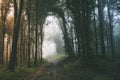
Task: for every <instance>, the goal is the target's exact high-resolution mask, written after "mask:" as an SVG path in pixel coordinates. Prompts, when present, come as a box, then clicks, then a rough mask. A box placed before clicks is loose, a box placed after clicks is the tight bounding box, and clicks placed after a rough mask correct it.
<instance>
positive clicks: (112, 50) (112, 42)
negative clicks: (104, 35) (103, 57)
mask: <svg viewBox="0 0 120 80" xmlns="http://www.w3.org/2000/svg"><path fill="white" fill-rule="evenodd" d="M109 3H110V0H107V8H108V18H109V29H110V34H109V35H110V48H111V52H112V58H114V57H115V48H114V38H113V26H112V17H111V14H110V4H109Z"/></svg>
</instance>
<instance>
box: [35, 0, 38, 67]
mask: <svg viewBox="0 0 120 80" xmlns="http://www.w3.org/2000/svg"><path fill="white" fill-rule="evenodd" d="M35 36H36V41H35V59H34V66H37V55H38V53H37V52H38V45H37V43H38V0H36V29H35Z"/></svg>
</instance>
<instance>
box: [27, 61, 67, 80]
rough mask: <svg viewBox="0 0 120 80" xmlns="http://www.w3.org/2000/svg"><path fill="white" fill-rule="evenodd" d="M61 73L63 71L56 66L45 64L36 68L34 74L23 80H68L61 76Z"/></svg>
mask: <svg viewBox="0 0 120 80" xmlns="http://www.w3.org/2000/svg"><path fill="white" fill-rule="evenodd" d="M63 72H64V70H63V69H62V68H60V67H58V66H57V65H56V64H53V63H47V64H44V65H42V66H41V67H40V68H38V70H37V71H36V72H34V73H33V74H31V75H30V76H29V77H27V78H26V79H25V80H68V79H67V77H65V76H64V75H63V74H62V73H63ZM61 74H62V75H61Z"/></svg>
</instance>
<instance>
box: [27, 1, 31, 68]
mask: <svg viewBox="0 0 120 80" xmlns="http://www.w3.org/2000/svg"><path fill="white" fill-rule="evenodd" d="M30 12H31V0H28V10H27V13H28V67H30V46H31V45H30V44H31V43H30V42H31V41H30V19H31V18H30V17H31V15H30Z"/></svg>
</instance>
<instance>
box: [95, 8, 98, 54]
mask: <svg viewBox="0 0 120 80" xmlns="http://www.w3.org/2000/svg"><path fill="white" fill-rule="evenodd" d="M95 16H96V14H95V10H94V32H95V52H96V55H97V56H98V38H97V36H98V35H97V28H96V19H95Z"/></svg>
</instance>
